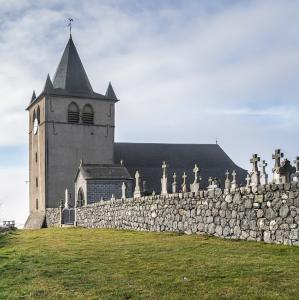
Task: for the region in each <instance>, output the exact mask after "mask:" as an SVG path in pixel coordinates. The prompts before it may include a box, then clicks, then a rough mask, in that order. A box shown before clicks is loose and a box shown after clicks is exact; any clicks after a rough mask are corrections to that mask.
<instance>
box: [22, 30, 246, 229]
mask: <svg viewBox="0 0 299 300" xmlns="http://www.w3.org/2000/svg"><path fill="white" fill-rule="evenodd" d="M118 101H119V99H118V98H117V96H116V95H115V92H114V90H113V87H112V85H111V83H109V85H108V87H107V90H106V92H105V94H100V93H96V92H95V91H93V89H92V86H91V84H90V82H89V79H88V76H87V74H86V72H85V69H84V67H83V64H82V62H81V60H80V57H79V55H78V52H77V50H76V47H75V45H74V42H73V40H72V37H71V36H70V38H69V41H68V43H67V45H66V47H65V50H64V52H63V55H62V58H61V60H60V63H59V65H58V67H57V70H56V73H55V75H54V77H53V79H52V80H51V78H50V76H49V75H48V76H47V79H46V82H45V85H44V88H43V91H42V92H41V93H40V94H39V95H38V96H36V94H35V92H33V95H32V99H31V102H30V104H29V106H28V107H27V111H28V113H29V174H30V177H29V180H30V184H29V185H30V188H29V207H30V214H29V217H28V219H27V222H26V224H25V228H40V227H42V225H43V224H44V221H45V211H46V209H47V208H55V207H58V206H60V204H61V200H62V199H64V198H65V190H66V189H67V190H68V191H69V194H70V197H69V202H70V206H75V205H86V204H88V203H92V202H96V201H99V200H101V199H103V200H105V199H110V198H111V197H112V195H113V196H114V197H116V198H119V197H120V196H121V185H122V184H123V182H125V184H126V186H127V194H128V195H127V196H128V197H131V196H132V193H133V185H134V181H133V178H134V174H135V172H136V170H138V171H139V173H140V175H141V177H142V184H143V192H144V193H152V192H153V191H156V192H157V193H159V191H160V190H161V183H160V178H161V163H162V161H166V162H167V164H168V172H169V174H173V173H174V172H175V173H176V174H177V176H178V178H180V177H181V175H182V174H183V173H184V172H186V174H187V176H188V178H192V168H193V166H194V164H195V163H198V164H199V165H200V168H201V176H202V179H203V182H204V183H206V182H207V179H208V178H209V177H217V178H219V179H220V181H222V182H223V181H224V180H223V179H224V176H225V172H226V170H230V171H232V170H235V171H236V172H237V174H238V178H245V176H246V171H245V170H243V169H241V168H239V167H238V166H236V165H235V164H234V163H233V161H232V160H231V159H230V158H229V157H228V156H227V155H226V153H225V152H224V151H223V150H222V149H221V147H220V146H219V145H217V144H158V143H157V144H149V143H117V142H115V141H114V130H115V105H116V104H117V102H118Z"/></svg>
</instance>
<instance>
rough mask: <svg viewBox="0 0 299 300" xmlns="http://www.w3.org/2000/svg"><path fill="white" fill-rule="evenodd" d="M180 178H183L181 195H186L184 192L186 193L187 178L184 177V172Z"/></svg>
mask: <svg viewBox="0 0 299 300" xmlns="http://www.w3.org/2000/svg"><path fill="white" fill-rule="evenodd" d="M182 178H183V183H182V192H183V193H186V192H187V185H186V178H187V175H186V172H184V174H183V176H182Z"/></svg>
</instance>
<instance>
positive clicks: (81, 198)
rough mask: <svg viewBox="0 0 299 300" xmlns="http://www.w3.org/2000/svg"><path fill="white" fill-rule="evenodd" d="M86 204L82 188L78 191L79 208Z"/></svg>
mask: <svg viewBox="0 0 299 300" xmlns="http://www.w3.org/2000/svg"><path fill="white" fill-rule="evenodd" d="M84 202H85V201H84V192H83V190H82V188H80V189H79V191H78V206H83V205H84Z"/></svg>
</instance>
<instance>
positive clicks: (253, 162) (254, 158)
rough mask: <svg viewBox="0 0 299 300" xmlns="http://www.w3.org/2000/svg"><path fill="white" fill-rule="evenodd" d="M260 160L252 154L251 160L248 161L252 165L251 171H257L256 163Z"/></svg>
mask: <svg viewBox="0 0 299 300" xmlns="http://www.w3.org/2000/svg"><path fill="white" fill-rule="evenodd" d="M260 160H261V158H260V157H259V156H258V155H257V154H252V158H251V159H250V163H252V171H253V172H256V171H258V162H259V161H260Z"/></svg>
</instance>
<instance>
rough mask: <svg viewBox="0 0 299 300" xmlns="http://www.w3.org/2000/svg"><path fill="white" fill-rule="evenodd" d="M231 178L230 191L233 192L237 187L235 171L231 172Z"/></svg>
mask: <svg viewBox="0 0 299 300" xmlns="http://www.w3.org/2000/svg"><path fill="white" fill-rule="evenodd" d="M232 177H233V180H232V183H231V189H233V190H235V189H236V188H237V187H238V185H237V173H236V171H235V170H233V172H232Z"/></svg>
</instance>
